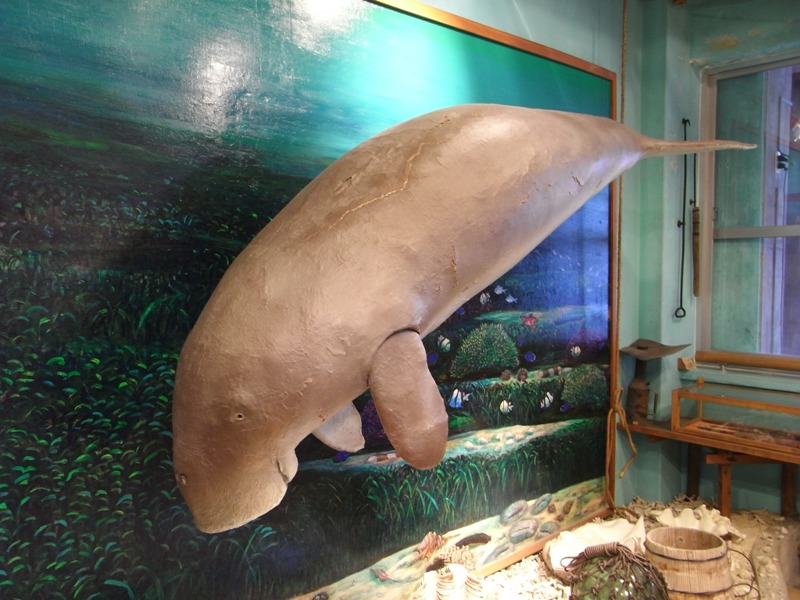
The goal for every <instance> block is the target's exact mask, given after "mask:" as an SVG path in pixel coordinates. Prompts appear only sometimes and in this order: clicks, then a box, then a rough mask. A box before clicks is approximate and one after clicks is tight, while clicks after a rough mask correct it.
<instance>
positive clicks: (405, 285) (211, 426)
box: [173, 105, 749, 532]
mask: <svg viewBox="0 0 800 600" xmlns="http://www.w3.org/2000/svg"><path fill="white" fill-rule="evenodd" d="M746 147H749V146H747V145H745V144H739V143H737V142H690V143H684V142H665V141H661V140H654V139H651V138H647V137H645V136H642V135H640V134H638V133H636V132H634V131H632V130H630V129H628V128H627V127H624V126H623V125H620V124H619V123H616V122H615V121H612V120H610V119H604V118H599V117H592V116H588V115H579V114H574V113H564V112H557V111H546V110H534V109H527V108H519V107H511V106H497V105H463V106H456V107H453V108H448V109H443V110H440V111H435V112H432V113H428V114H426V115H422V116H420V117H417V118H415V119H411V120H410V121H407V122H405V123H401V124H400V125H397V126H395V127H392V128H390V129H388V130H386V131H384V132H383V133H381V134H379V135H377V136H375V137H373V138H371V139H369V140H367V141H366V142H364V143H363V144H361V145H359V146H357V147H356V148H354V149H353V150H351V151H350V152H348V153H347V154H345V155H344V156H342V157H341V158H340V159H338V160H337V161H335V162H334V163H333V164H331V165H330V166H329V167H328V168H327V169H325V171H323V172H322V173H321V174H320V175H319V176H318V177H317V178H315V179H314V180H313V181H312V182H310V183H309V184H308V186H306V187H305V188H304V189H303V190H302V191H301V192H300V193H299V194H298V195H297V196H296V197H295V198H294V199H293V200H292V201H291V202H290V203H289V204H287V205H286V207H285V208H284V209H283V210H281V212H280V213H279V214H278V215H277V216H276V217H275V218H274V219H273V220H272V221H271V222H270V223H269V224H268V225H267V226H266V227H265V228H264V229H263V230H262V231H261V232H260V233H259V234H258V235H257V236H256V237H255V238H254V239H253V241H252V242H251V243H250V244H249V245H248V246H247V247H246V248H245V249H244V250H243V251H242V253H241V254H240V255H239V256H238V257H237V258H236V260H235V261H234V262H233V263H232V264H231V266H230V267H229V268H228V270H227V271H226V273H225V275H224V276H223V278H222V280H221V281H220V283H219V285H218V286H217V289H216V290H215V291H214V293H213V294H212V296H211V298H210V299H209V301H208V304H207V305H206V307H205V308H204V309H203V312H202V314H201V315H200V317H199V319H198V321H197V323H196V324H195V326H194V328H193V329H192V331H191V333H190V335H189V337H188V338H187V340H186V343H185V344H184V347H183V349H182V350H181V356H180V360H179V362H178V371H177V374H176V378H175V392H174V402H173V433H174V442H173V444H174V446H173V454H174V464H175V473H176V478H177V480H178V482H179V485H180V489H181V492H182V494H183V496H184V498H185V499H186V502H187V504H188V505H189V509H190V510H191V512H192V515H193V517H194V520H195V523H196V525H197V526H198V527H199V528H200V529H202V530H203V531H207V532H215V531H222V530H225V529H230V528H233V527H237V526H239V525H242V524H244V523H246V522H247V521H250V520H252V519H254V518H256V517H258V516H259V515H261V514H263V513H265V512H267V511H268V510H270V509H271V508H272V507H274V506H275V505H276V504H278V503H279V502H280V500H281V498H282V497H283V495H284V493H285V491H286V486H287V484H288V482H289V481H290V480H291V479H292V477H294V475H295V472H296V470H297V457H296V456H295V448H296V447H297V445H298V444H299V443H300V441H301V440H302V439H303V438H305V437H306V436H307V435H308V434H310V433H314V434H315V435H317V437H319V438H320V439H321V440H323V441H324V442H325V443H327V444H329V445H331V446H332V447H334V448H337V449H342V450H348V451H355V450H357V449H358V448H360V447H361V446H362V445H363V438H362V436H361V432H360V424H359V415H358V413H357V411H356V410H355V409H354V408H353V407H352V404H351V401H352V400H353V398H356V397H357V396H359V395H360V394H361V393H363V392H364V391H366V390H367V389H368V388H369V389H370V390H371V392H372V395H373V398H374V400H375V405H376V407H377V409H378V414H379V416H380V419H381V421H382V423H383V426H384V428H385V430H386V432H387V434H388V436H389V438H390V440H391V441H392V443H393V444H394V445H395V446H396V448H397V450H398V453H399V455H400V456H401V457H403V458H404V459H405V460H407V461H408V462H409V463H410V464H412V465H414V466H417V467H420V468H426V467H432V466H433V465H435V464H436V463H437V462H438V461H439V460H440V459H441V457H442V455H443V453H444V447H445V442H446V439H447V416H446V413H445V408H444V401H443V400H442V398H440V397H439V394H438V391H437V388H436V385H435V383H434V381H433V380H432V378H431V376H430V373H429V372H428V370H427V366H426V358H425V352H424V349H423V346H422V342H421V338H422V337H424V336H425V335H427V334H428V333H430V332H431V331H433V330H434V329H435V328H436V327H438V326H439V325H440V324H441V323H442V321H444V320H445V319H446V318H447V317H448V316H450V314H452V313H453V311H455V310H456V309H457V308H458V307H459V306H460V305H461V304H463V303H464V302H466V301H467V300H468V299H469V298H471V297H472V296H474V295H475V293H476V292H478V291H479V290H481V289H482V288H484V287H486V286H487V285H489V284H490V283H492V282H493V281H495V280H496V279H497V278H498V277H500V276H501V275H502V274H503V273H505V272H506V271H508V270H509V269H511V268H512V267H513V266H514V265H515V264H516V263H518V262H519V261H520V260H521V259H522V258H523V257H524V256H525V255H527V254H528V253H529V252H530V251H531V250H532V249H533V248H534V247H535V246H536V245H537V244H539V242H541V241H542V240H543V239H544V238H545V237H547V236H548V235H549V234H550V233H551V232H552V231H553V230H554V229H555V228H556V227H558V226H559V225H560V224H561V223H562V222H563V221H564V220H566V219H567V218H568V217H569V216H570V215H571V214H573V213H574V212H575V211H576V210H577V209H578V208H580V207H581V206H582V205H583V203H584V202H586V201H587V200H588V199H589V198H591V197H592V196H593V195H595V194H596V193H597V192H598V191H599V190H601V189H602V188H603V187H604V186H605V185H607V184H608V183H609V182H610V181H611V180H613V179H614V178H616V177H617V176H619V175H620V174H621V173H622V172H623V171H625V170H626V169H628V168H630V167H631V166H633V165H634V164H635V163H636V162H637V161H638V160H640V159H641V158H645V157H648V156H660V155H666V154H678V153H688V152H697V151H707V150H719V149H723V148H746Z"/></svg>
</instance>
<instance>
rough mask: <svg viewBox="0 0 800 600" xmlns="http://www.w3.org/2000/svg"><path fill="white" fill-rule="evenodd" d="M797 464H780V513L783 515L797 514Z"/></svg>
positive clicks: (791, 515) (794, 515) (793, 515)
mask: <svg viewBox="0 0 800 600" xmlns="http://www.w3.org/2000/svg"><path fill="white" fill-rule="evenodd" d="M796 496H797V465H794V464H791V463H783V464H782V465H781V514H782V515H783V516H784V517H796V516H797V498H796Z"/></svg>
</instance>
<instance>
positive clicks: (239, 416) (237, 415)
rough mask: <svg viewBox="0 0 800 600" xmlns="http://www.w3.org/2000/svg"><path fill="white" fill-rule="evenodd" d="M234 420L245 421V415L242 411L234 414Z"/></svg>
mask: <svg viewBox="0 0 800 600" xmlns="http://www.w3.org/2000/svg"><path fill="white" fill-rule="evenodd" d="M233 420H234V421H244V413H243V412H241V411H238V412H235V413H233Z"/></svg>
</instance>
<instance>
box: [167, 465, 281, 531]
mask: <svg viewBox="0 0 800 600" xmlns="http://www.w3.org/2000/svg"><path fill="white" fill-rule="evenodd" d="M259 462H260V468H254V466H253V465H248V466H247V467H246V468H242V467H236V466H232V467H226V466H225V465H209V466H205V467H202V466H198V465H197V464H192V463H190V462H188V461H184V460H182V459H181V458H180V452H176V460H175V480H176V481H177V483H178V487H179V489H180V491H181V494H182V495H183V498H184V500H186V504H187V505H188V507H189V510H190V512H191V513H192V517H193V519H194V524H195V526H196V527H197V528H198V529H199V530H200V531H203V532H205V533H219V532H220V531H226V530H228V529H234V528H236V527H239V526H241V525H244V524H245V523H248V522H249V521H252V520H253V519H255V518H257V517H259V516H261V515H263V514H264V513H266V512H268V511H269V510H271V509H272V508H274V507H275V506H277V505H278V503H280V501H281V499H282V498H283V496H284V495H285V494H286V488H287V485H288V483H289V481H291V480H292V478H293V477H294V476H295V474H296V473H297V457H296V456H295V454H294V452H293V451H290V452H289V453H287V454H285V455H284V457H283V458H282V459H278V460H276V459H274V457H273V458H272V459H269V460H267V461H266V464H265V463H261V461H259Z"/></svg>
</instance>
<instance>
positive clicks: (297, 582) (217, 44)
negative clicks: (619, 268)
mask: <svg viewBox="0 0 800 600" xmlns="http://www.w3.org/2000/svg"><path fill="white" fill-rule="evenodd" d="M44 4H45V3H29V2H24V1H22V0H19V1H14V0H12V1H11V2H5V3H3V6H2V7H0V22H2V23H3V25H2V30H3V35H2V36H0V67H1V68H0V153H1V154H0V278H1V279H2V286H0V433H1V435H2V438H1V441H0V596H2V597H4V598H6V597H7V598H26V599H28V598H48V599H52V598H117V597H118V598H190V597H191V598H284V597H288V596H291V595H294V594H299V593H302V592H305V591H309V590H312V589H315V588H318V587H320V586H323V585H326V584H329V583H331V582H334V581H336V580H338V579H341V578H344V577H346V576H347V575H348V574H350V573H353V572H356V571H359V570H363V569H367V568H368V567H369V566H370V565H372V564H374V563H376V561H378V560H380V559H381V558H382V557H385V556H387V555H389V554H391V553H394V552H397V551H398V550H399V549H401V548H404V547H407V546H413V545H414V544H417V543H419V541H420V540H422V538H423V537H424V536H425V534H426V532H428V531H439V532H443V531H448V530H451V529H454V528H458V527H463V526H465V525H467V524H469V523H474V522H477V521H480V520H482V519H487V518H490V517H493V516H495V515H498V514H500V513H501V512H502V511H503V510H504V509H505V508H506V507H507V506H508V505H509V504H511V503H513V502H514V501H516V500H519V499H521V498H523V499H527V498H537V497H542V498H544V497H547V495H548V494H552V493H555V492H557V491H559V490H562V489H564V488H567V487H569V486H574V485H576V484H581V483H584V482H591V481H594V480H596V479H598V478H602V477H603V470H604V451H605V418H604V417H605V413H606V411H607V407H608V397H609V394H608V382H607V365H608V359H609V349H608V330H609V324H608V261H609V257H608V205H609V201H608V196H607V193H603V194H601V195H600V196H598V197H597V198H595V199H594V200H592V201H591V202H590V203H589V204H587V205H586V207H585V208H584V209H582V210H581V211H580V212H579V213H578V214H576V215H575V216H574V217H573V218H572V219H570V220H569V221H568V222H567V223H565V224H564V225H563V226H562V228H560V229H559V230H558V231H557V232H556V233H555V234H554V235H553V236H551V238H549V239H548V240H547V241H546V242H545V243H544V244H543V245H541V246H540V247H539V248H537V249H536V250H535V251H534V252H533V253H532V254H531V255H530V256H529V257H527V258H526V259H525V260H523V261H522V263H520V265H518V266H517V267H516V268H515V269H514V270H512V271H511V272H510V273H509V274H507V275H506V276H505V277H503V278H502V279H501V280H500V281H498V282H496V283H495V284H493V285H492V286H490V287H489V288H487V289H486V290H483V291H482V293H481V294H479V295H478V296H477V297H475V298H474V299H472V300H470V301H469V302H468V303H467V304H465V305H464V306H463V307H462V308H461V309H459V310H458V311H457V313H456V314H454V315H453V316H452V317H450V319H448V320H447V321H446V322H445V323H444V324H443V325H442V326H441V327H440V328H439V329H438V330H437V331H436V332H434V333H433V334H432V335H430V336H429V337H428V338H426V340H425V345H426V349H427V351H428V362H429V367H430V370H431V372H432V373H433V375H434V377H435V378H436V380H437V382H438V383H439V385H440V390H441V393H442V398H443V400H442V401H443V402H445V403H446V404H447V408H448V413H449V417H450V428H451V442H450V444H449V446H448V452H447V455H446V457H445V460H444V461H443V462H442V464H441V465H440V466H439V467H437V468H436V469H433V470H430V471H417V470H414V469H412V468H410V467H409V466H407V465H406V464H405V463H403V462H402V461H400V460H398V459H396V457H394V456H393V455H392V453H391V448H390V447H389V446H388V444H387V442H386V439H385V437H384V435H383V432H382V430H381V428H380V424H379V422H378V420H377V416H376V414H375V411H374V407H373V404H372V402H371V400H370V398H369V396H368V395H367V396H364V397H362V398H360V399H358V401H357V402H356V404H357V407H358V408H359V410H360V412H361V413H362V419H363V422H364V429H365V431H364V433H365V437H366V439H367V448H366V449H365V450H364V452H362V453H359V454H358V455H355V456H347V455H345V454H335V453H334V452H333V451H332V450H329V449H327V448H325V447H323V446H322V445H320V444H318V443H317V442H316V441H315V440H313V439H309V440H306V441H305V442H304V443H303V444H302V445H301V447H300V448H299V449H298V454H299V457H300V459H301V461H302V463H301V467H300V471H299V473H298V475H297V477H296V479H295V480H294V481H293V483H292V484H291V485H290V487H289V491H288V494H287V496H286V498H285V499H284V501H283V502H282V503H281V505H280V506H279V507H278V508H276V509H274V510H273V511H271V512H270V513H269V514H268V515H266V516H265V517H262V518H261V519H258V520H256V521H255V522H253V523H250V524H249V525H247V526H244V527H241V528H239V529H237V530H234V531H230V532H226V533H223V534H217V535H205V534H202V533H200V532H199V531H197V530H196V529H195V528H194V526H193V525H192V523H191V518H190V515H189V514H188V511H187V509H186V507H185V505H184V503H183V502H182V500H181V498H180V495H179V494H178V491H177V487H176V484H175V482H174V480H173V475H172V466H171V460H170V458H171V457H170V451H171V431H170V430H171V423H170V411H171V394H172V386H173V378H174V374H175V365H176V360H177V356H178V353H179V351H180V348H181V345H182V343H183V340H184V339H185V337H186V335H187V334H188V331H189V330H190V328H191V326H192V324H193V323H194V320H195V319H196V317H197V315H198V314H199V312H200V310H201V309H202V307H203V305H204V304H205V301H206V300H207V298H208V297H209V295H210V293H211V291H212V290H213V288H214V285H215V284H216V282H217V281H218V280H219V279H220V277H221V276H222V273H223V272H224V270H225V269H226V267H227V266H228V265H229V264H230V262H231V261H232V259H233V258H234V257H235V256H236V254H237V253H238V252H239V251H240V250H241V249H242V248H243V247H244V245H245V244H246V243H247V242H248V241H249V240H250V239H251V238H252V237H253V236H254V235H255V233H256V232H257V231H258V230H259V229H260V228H261V227H263V226H264V224H266V223H267V222H268V221H269V220H270V218H271V217H273V216H274V215H275V214H276V213H277V212H278V211H279V210H280V208H281V207H282V206H283V205H285V204H286V202H288V201H289V200H290V199H291V198H292V197H293V196H294V194H295V193H297V192H298V191H299V190H300V189H301V188H302V187H303V186H304V185H305V184H306V183H307V182H308V181H309V180H310V179H311V178H312V177H313V176H314V175H315V174H316V173H317V172H319V170H320V169H321V168H323V167H324V166H325V165H326V164H328V163H329V162H330V161H331V160H332V159H333V158H335V157H336V156H338V155H339V154H341V153H342V152H344V151H346V150H347V149H349V148H350V147H352V146H354V145H355V144H356V143H358V142H359V141H362V140H363V139H365V138H367V137H369V136H370V135H372V134H374V133H376V132H377V131H379V130H381V129H383V128H385V127H386V126H389V125H391V124H393V123H395V122H398V121H400V120H403V119H405V118H408V117H411V116H414V115H415V114H418V113H421V112H424V111H426V110H430V109H433V108H438V107H440V106H442V105H446V104H454V103H457V102H465V101H497V102H506V103H512V104H527V105H533V106H544V107H547V108H553V107H561V108H565V109H569V110H580V111H582V112H590V113H596V114H607V111H608V98H609V91H608V89H609V88H608V82H605V81H602V80H600V81H597V78H596V77H593V76H589V75H586V74H582V73H576V72H573V71H575V70H574V69H567V68H565V69H564V73H556V72H554V67H553V66H552V65H550V64H549V63H546V64H544V66H542V65H539V63H536V62H534V63H533V64H532V65H530V66H529V65H528V63H527V62H525V61H528V60H534V59H535V60H541V59H538V58H536V57H529V56H528V55H523V54H522V53H520V52H518V51H514V50H512V49H509V48H504V47H500V48H496V47H495V46H494V45H492V44H490V43H489V42H486V41H484V40H478V39H476V38H472V37H470V36H466V35H464V34H461V33H459V32H456V31H452V30H449V29H445V28H441V27H439V26H436V25H434V24H431V23H428V22H424V21H419V20H417V19H414V18H411V17H408V16H405V15H401V14H399V13H395V12H393V11H391V10H388V9H385V8H381V7H378V6H374V5H372V4H369V3H366V2H363V1H361V0H351V1H349V2H348V3H345V4H346V6H345V5H344V4H343V6H342V7H341V11H342V14H343V16H340V17H337V19H338V20H336V19H334V17H333V15H332V14H331V15H328V16H327V17H326V18H327V19H328V21H324V22H323V21H322V20H319V19H318V20H315V18H313V17H312V14H311V13H310V12H308V11H307V10H305V9H304V8H303V7H304V3H303V2H294V3H292V2H288V1H284V2H279V1H275V2H266V1H265V0H262V1H261V2H259V3H255V4H254V5H253V6H250V7H241V6H240V3H234V2H230V3H229V2H224V1H223V2H211V1H203V2H199V3H193V4H192V6H191V10H190V7H188V6H179V5H178V6H174V5H173V4H174V3H173V4H170V5H169V6H159V7H153V6H150V5H149V4H147V3H132V4H131V5H130V6H118V5H117V4H116V3H111V4H109V3H99V2H78V1H77V0H67V1H65V2H61V3H59V4H58V5H57V7H53V8H52V10H51V9H49V8H45V6H44ZM126 4H127V3H126ZM177 4H181V3H177ZM398 28H399V29H400V30H401V31H403V32H404V35H400V37H401V38H402V37H404V36H405V38H407V39H410V40H411V42H410V43H412V44H413V48H414V49H415V51H416V52H417V53H419V52H420V51H421V50H422V49H423V48H422V46H423V41H424V43H425V44H434V43H439V44H443V45H444V46H443V47H447V48H450V49H451V51H450V53H449V56H444V55H447V54H448V53H446V52H440V51H438V50H436V49H435V48H434V49H433V50H431V51H432V52H433V51H436V53H437V56H439V60H450V61H453V60H456V59H457V58H454V55H453V54H454V51H453V50H452V49H453V47H454V44H455V43H456V42H454V41H452V40H450V39H449V37H448V36H461V37H459V38H458V45H459V47H463V48H464V52H477V53H478V55H479V56H480V57H481V60H484V61H486V63H487V64H486V65H484V67H483V71H481V72H480V73H479V76H480V77H485V78H489V77H492V76H502V74H500V75H498V73H497V70H496V69H495V67H494V61H496V60H498V61H499V60H503V59H502V56H501V54H502V53H505V52H515V53H516V54H520V55H522V56H523V57H524V58H519V57H517V58H514V60H511V61H505V62H510V63H511V64H512V65H516V66H513V69H516V70H517V71H521V72H522V73H523V75H525V77H523V79H525V81H529V80H530V78H531V77H534V78H535V79H536V80H537V81H538V82H539V87H540V88H541V89H539V90H537V92H536V93H535V94H532V93H531V90H530V89H527V88H526V87H525V86H527V85H531V84H529V83H525V84H520V85H519V86H504V85H495V86H492V87H493V88H494V91H493V92H491V93H490V92H480V91H477V90H485V89H486V86H485V85H481V86H474V90H473V92H472V93H471V94H470V93H466V92H464V91H463V88H464V85H462V86H461V87H460V88H459V89H461V90H462V91H460V92H458V94H460V95H457V96H452V94H454V93H455V92H453V87H454V85H455V84H454V83H452V82H449V83H448V82H444V85H443V82H442V81H436V82H435V83H428V84H426V85H433V86H435V87H436V88H437V89H438V88H440V87H444V88H446V89H447V90H448V91H447V92H446V93H444V92H443V93H440V94H438V95H437V94H434V93H433V92H427V91H426V89H427V88H424V87H422V85H421V84H419V83H417V79H419V78H420V77H422V73H421V71H422V70H424V69H423V67H422V66H419V65H420V63H418V62H414V61H415V60H418V59H420V58H421V57H419V56H418V54H417V56H414V55H411V56H408V57H407V58H408V60H410V61H412V62H411V66H410V67H409V66H406V67H403V66H402V65H401V64H400V63H399V59H398V58H397V56H394V58H392V61H393V62H392V63H391V67H392V69H395V73H394V75H393V76H392V77H391V79H392V81H391V82H389V81H386V82H382V79H380V78H378V80H377V81H376V77H378V74H379V73H383V70H384V69H385V68H386V66H387V64H386V61H387V60H389V58H390V57H389V55H388V54H387V53H388V50H385V46H386V45H387V44H388V45H389V46H391V43H390V41H391V40H392V39H395V38H394V37H392V36H391V35H390V32H393V31H395V32H396V31H397V30H398ZM393 35H395V36H397V35H398V34H397V33H394V34H393ZM439 38H441V39H439ZM462 38H464V39H462ZM437 40H438V41H437ZM378 44H380V47H381V48H384V50H383V52H384V54H380V53H372V54H370V50H371V49H373V48H375V47H376V46H377V45H378ZM471 45H476V48H471ZM482 45H486V47H487V48H488V49H485V48H484V46H482ZM365 52H366V54H365ZM395 52H397V51H395ZM399 53H400V54H403V52H402V51H400V52H399ZM493 53H498V56H497V57H495V56H494V54H493ZM516 54H514V56H515V57H516ZM366 55H371V56H372V57H373V59H374V60H376V61H383V62H378V63H375V64H372V63H371V62H370V61H368V60H366V59H363V58H357V57H363V56H366ZM515 61H516V62H515ZM478 62H480V61H478ZM545 62H546V61H545ZM361 63H364V64H361ZM426 64H427V63H426ZM429 67H430V68H433V69H436V70H437V72H439V73H442V72H445V71H446V72H447V73H462V74H463V71H464V70H463V68H461V69H455V68H453V67H452V65H450V66H448V65H445V64H438V65H433V66H432V67H431V66H430V65H428V66H427V67H425V68H429ZM479 67H480V65H479ZM526 69H532V70H533V71H534V72H533V74H532V75H531V74H530V73H528V72H527V71H526ZM512 75H514V74H511V75H508V77H511V76H512ZM381 76H382V77H386V75H381ZM454 76H455V75H447V77H454ZM470 77H472V78H474V77H478V75H475V74H474V73H471V74H470ZM576 78H577V79H576ZM428 79H430V78H428ZM438 79H441V77H439V78H438ZM552 81H558V82H561V83H560V84H559V85H556V84H555V83H550V84H549V85H548V83H547V82H552ZM462 83H463V82H462ZM473 83H474V82H473ZM360 86H361V87H360ZM363 86H378V87H372V88H365V87H363ZM391 86H400V88H401V89H402V93H403V94H405V95H404V96H402V97H399V98H398V99H396V100H393V99H392V98H391V97H385V96H386V95H387V94H389V91H388V89H389V88H390V87H391ZM570 86H572V87H570ZM467 87H469V86H467ZM512 88H513V89H512ZM562 88H563V89H562ZM560 89H562V91H561V92H559V90H560ZM502 90H505V91H502ZM564 90H567V91H564ZM576 90H579V91H580V93H578V92H577V91H576ZM587 90H588V91H587ZM481 94H490V95H489V96H487V97H484V96H483V95H481ZM491 94H494V96H492V95H491ZM515 94H516V95H515ZM559 94H561V95H559ZM382 96H383V97H382ZM420 96H422V98H421V97H420ZM495 96H496V97H495ZM576 97H578V98H584V100H576V99H575V98H576ZM403 98H411V100H409V101H404V100H403ZM423 98H424V100H423ZM523 98H524V100H523ZM553 105H555V106H553ZM604 111H605V112H604ZM258 318H259V315H253V319H258ZM570 506H571V505H570ZM542 508H544V506H543V507H542ZM576 514H578V511H577V508H576ZM567 522H568V521H567ZM554 531H555V529H553V528H551V529H550V530H549V531H546V532H539V535H541V534H543V533H553V532H554ZM531 533H532V534H535V532H531ZM506 551H508V548H506ZM490 558H492V559H494V558H497V556H492V557H487V560H489V559H490ZM368 573H369V571H368ZM376 573H377V572H376V571H375V570H373V571H372V575H371V576H372V577H374V580H375V581H374V583H375V585H380V584H381V583H380V579H381V578H380V577H379V576H378V575H379V573H377V574H376Z"/></svg>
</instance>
